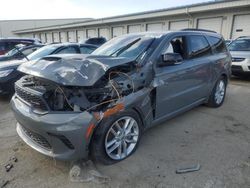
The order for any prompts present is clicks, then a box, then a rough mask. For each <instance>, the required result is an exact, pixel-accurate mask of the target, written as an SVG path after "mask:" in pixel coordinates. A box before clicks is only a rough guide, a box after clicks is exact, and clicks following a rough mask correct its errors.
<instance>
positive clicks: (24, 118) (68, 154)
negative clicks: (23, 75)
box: [11, 95, 96, 160]
mask: <svg viewBox="0 0 250 188" xmlns="http://www.w3.org/2000/svg"><path fill="white" fill-rule="evenodd" d="M11 107H12V110H13V111H14V114H15V117H16V119H17V122H18V123H17V132H18V134H19V136H20V137H21V138H22V139H23V140H24V141H25V142H26V143H27V144H28V145H29V146H30V147H32V148H33V149H35V150H37V151H38V152H40V153H42V154H44V155H47V156H50V157H53V158H55V159H59V160H77V159H87V158H88V145H89V141H90V135H89V134H90V132H91V131H92V130H93V128H94V126H95V124H96V120H95V118H94V117H93V115H91V114H90V113H88V112H86V111H85V112H78V113H75V112H67V113H65V112H58V113H47V114H44V115H41V114H36V113H34V111H33V109H32V108H30V106H28V105H27V104H25V103H23V102H22V101H21V100H20V99H19V98H18V97H17V96H15V95H14V96H13V98H12V100H11ZM90 127H91V130H90Z"/></svg>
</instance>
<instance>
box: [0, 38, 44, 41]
mask: <svg viewBox="0 0 250 188" xmlns="http://www.w3.org/2000/svg"><path fill="white" fill-rule="evenodd" d="M12 41H13V42H15V41H27V42H39V40H37V39H31V38H1V39H0V42H12Z"/></svg>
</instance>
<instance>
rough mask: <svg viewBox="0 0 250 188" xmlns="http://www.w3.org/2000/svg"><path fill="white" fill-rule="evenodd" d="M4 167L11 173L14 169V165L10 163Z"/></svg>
mask: <svg viewBox="0 0 250 188" xmlns="http://www.w3.org/2000/svg"><path fill="white" fill-rule="evenodd" d="M4 167H5V170H6V172H9V171H10V170H11V169H12V168H13V164H11V163H8V164H6V165H5V166H4Z"/></svg>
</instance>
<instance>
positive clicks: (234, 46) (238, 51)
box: [228, 36, 250, 76]
mask: <svg viewBox="0 0 250 188" xmlns="http://www.w3.org/2000/svg"><path fill="white" fill-rule="evenodd" d="M228 48H229V50H230V53H231V55H232V74H233V75H235V76H245V75H250V36H249V37H240V38H238V39H236V40H234V41H233V42H232V43H231V44H230V45H229V47H228Z"/></svg>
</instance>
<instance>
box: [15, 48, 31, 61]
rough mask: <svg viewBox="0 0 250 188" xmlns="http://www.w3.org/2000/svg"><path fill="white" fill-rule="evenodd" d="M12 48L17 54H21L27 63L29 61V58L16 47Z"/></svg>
mask: <svg viewBox="0 0 250 188" xmlns="http://www.w3.org/2000/svg"><path fill="white" fill-rule="evenodd" d="M14 48H15V49H16V50H17V51H18V53H20V54H22V55H23V56H24V58H25V59H26V60H27V61H29V58H28V57H27V56H26V55H25V54H24V53H23V52H22V51H20V50H19V49H18V48H17V47H14Z"/></svg>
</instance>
